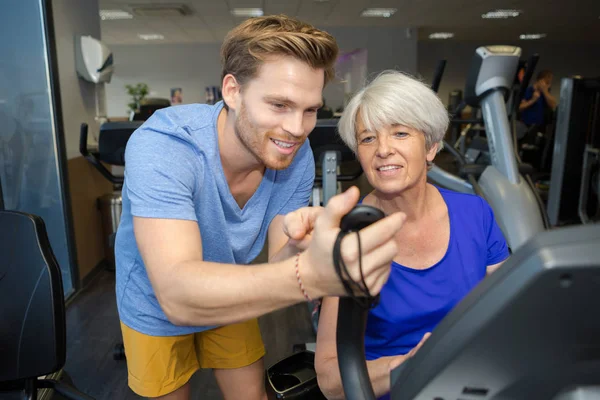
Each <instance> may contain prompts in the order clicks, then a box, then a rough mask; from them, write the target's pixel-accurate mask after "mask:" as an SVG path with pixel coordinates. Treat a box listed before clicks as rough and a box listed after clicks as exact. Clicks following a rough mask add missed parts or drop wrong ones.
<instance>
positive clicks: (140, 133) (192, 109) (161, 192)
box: [115, 102, 315, 336]
mask: <svg viewBox="0 0 600 400" xmlns="http://www.w3.org/2000/svg"><path fill="white" fill-rule="evenodd" d="M222 107H223V104H222V103H221V102H220V103H218V104H216V105H214V106H209V105H205V104H193V105H182V106H175V107H169V108H165V109H162V110H158V111H156V112H155V113H154V114H153V115H152V117H150V118H149V119H148V120H147V121H146V122H145V123H144V124H143V125H142V126H141V127H140V128H139V129H137V130H136V131H135V132H134V134H133V135H132V136H131V138H130V140H129V142H128V143H127V149H126V152H125V182H124V185H123V194H122V197H123V211H122V215H121V222H120V225H119V228H118V231H117V237H116V242H115V257H116V264H117V268H116V269H117V272H116V283H117V284H116V294H117V307H118V310H119V316H120V318H121V321H122V322H123V323H124V324H125V325H127V326H129V327H130V328H132V329H134V330H136V331H138V332H141V333H144V334H146V335H152V336H175V335H183V334H188V333H192V332H200V331H203V330H207V329H210V328H213V327H210V326H208V327H206V326H205V327H202V326H190V327H181V326H176V325H173V324H171V323H170V322H169V320H168V319H167V317H166V316H165V314H164V313H163V311H162V309H161V307H160V304H159V303H158V301H157V298H156V295H155V293H154V291H153V289H152V285H151V284H150V280H149V279H148V274H147V272H146V268H145V266H144V262H143V260H142V258H141V256H140V253H139V250H138V247H137V244H136V241H135V237H134V233H133V217H134V216H137V217H147V218H167V219H182V220H190V221H197V223H198V228H199V229H200V233H201V236H202V253H203V258H204V260H205V261H212V262H219V263H229V264H249V263H250V262H251V261H252V260H253V259H254V258H256V256H258V254H259V253H260V252H261V250H262V248H263V246H264V242H265V238H266V235H267V230H268V228H269V224H270V223H271V220H272V219H273V218H274V217H275V216H276V215H278V214H287V213H289V212H291V211H293V210H296V209H298V208H300V207H303V206H306V205H308V202H309V198H310V195H311V192H312V186H313V182H314V174H315V164H314V159H313V154H312V151H311V149H310V145H309V142H308V140H307V141H306V143H304V145H303V146H302V147H301V148H300V149H299V150H298V153H297V154H296V156H295V158H294V160H293V162H292V164H291V165H290V166H289V167H288V168H287V169H285V170H279V171H275V170H271V169H266V170H265V173H264V176H263V179H262V181H261V183H260V185H259V187H258V189H257V190H256V192H255V193H254V195H253V196H252V197H251V198H250V200H248V202H247V203H246V204H245V205H244V207H243V208H242V209H240V207H239V206H238V204H237V202H236V201H235V199H234V197H233V195H232V194H231V192H230V190H229V186H228V184H227V180H226V178H225V174H224V172H223V168H222V165H221V158H220V154H219V143H218V136H217V125H216V124H217V117H218V115H219V112H220V111H221V109H222Z"/></svg>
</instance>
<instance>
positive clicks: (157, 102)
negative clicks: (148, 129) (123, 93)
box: [129, 97, 171, 121]
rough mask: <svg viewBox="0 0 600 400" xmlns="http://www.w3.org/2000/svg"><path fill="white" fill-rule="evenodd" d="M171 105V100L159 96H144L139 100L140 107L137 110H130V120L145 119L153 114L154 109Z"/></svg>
mask: <svg viewBox="0 0 600 400" xmlns="http://www.w3.org/2000/svg"><path fill="white" fill-rule="evenodd" d="M170 106H171V100H169V99H161V98H153V97H151V98H145V99H143V100H142V101H140V107H139V110H138V111H137V112H131V114H130V115H129V120H130V121H145V120H147V119H148V118H150V117H151V116H152V114H154V111H156V110H160V109H161V108H166V107H170Z"/></svg>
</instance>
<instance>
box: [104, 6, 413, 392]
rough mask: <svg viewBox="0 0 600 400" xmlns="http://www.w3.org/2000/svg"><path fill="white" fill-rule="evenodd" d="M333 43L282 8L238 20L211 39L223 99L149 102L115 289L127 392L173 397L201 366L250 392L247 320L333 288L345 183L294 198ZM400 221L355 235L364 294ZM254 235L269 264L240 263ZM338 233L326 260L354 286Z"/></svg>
mask: <svg viewBox="0 0 600 400" xmlns="http://www.w3.org/2000/svg"><path fill="white" fill-rule="evenodd" d="M337 53H338V48H337V45H336V42H335V40H334V38H333V37H332V36H330V35H329V34H327V33H325V32H323V31H320V30H317V29H315V28H313V27H312V26H310V25H307V24H304V23H302V22H300V21H297V20H295V19H291V18H287V17H283V16H278V17H261V18H254V19H250V20H247V21H245V22H244V23H242V24H241V25H240V26H238V27H237V28H235V29H234V30H233V31H231V32H230V33H229V34H228V36H227V37H226V38H225V42H224V44H223V47H222V62H223V76H222V94H223V100H224V101H223V102H220V103H218V104H216V105H214V106H209V105H199V104H195V105H184V106H177V107H171V108H167V109H163V110H159V111H157V112H156V113H155V114H154V115H153V116H152V117H151V118H150V119H149V120H148V121H147V122H146V123H145V124H144V125H143V126H142V127H141V128H140V129H138V130H137V131H136V132H135V133H134V135H133V136H132V137H131V139H130V141H129V143H128V145H127V151H126V168H125V184H124V186H123V213H122V217H121V225H120V226H119V230H118V234H117V239H116V249H115V252H116V261H117V290H116V292H117V293H116V294H117V305H118V309H119V315H120V319H121V329H122V333H123V340H124V345H125V353H126V357H127V368H128V373H129V386H130V387H131V388H132V389H133V391H134V392H136V393H138V394H139V395H141V396H145V397H161V398H164V399H188V398H189V383H188V380H189V378H190V377H191V376H192V375H193V373H194V372H195V371H196V370H197V369H198V368H211V369H213V370H214V373H215V376H216V380H217V383H218V385H219V387H220V389H221V391H222V392H223V395H224V398H225V399H226V400H230V399H247V400H259V399H260V400H263V399H266V394H265V387H264V365H263V361H262V357H263V355H264V353H265V350H264V346H263V343H262V339H261V336H260V331H259V328H258V323H257V319H256V318H257V317H258V316H260V315H263V314H266V313H269V312H271V311H273V310H276V309H280V308H284V307H287V306H290V305H293V304H296V303H299V302H303V301H305V300H306V299H307V298H320V297H324V296H327V295H344V294H345V292H344V288H343V286H342V283H341V282H340V280H339V279H338V277H337V275H336V273H335V269H334V266H333V261H332V260H333V255H332V250H333V245H334V242H335V238H336V236H337V233H338V232H339V223H340V220H341V218H342V216H343V215H344V214H345V213H347V212H348V211H349V210H350V209H351V208H352V207H353V206H354V205H355V204H356V202H357V201H358V196H359V194H358V190H356V188H352V189H350V190H348V191H347V192H346V193H344V194H342V195H339V196H336V197H334V198H332V199H331V200H330V202H329V203H328V205H327V207H326V208H325V209H322V208H309V207H306V206H307V204H308V200H309V196H310V194H311V190H312V184H313V179H314V160H313V157H312V152H311V149H310V147H309V143H308V141H307V140H306V139H307V136H308V134H309V133H310V132H311V131H312V129H313V128H314V126H315V124H316V111H317V109H318V108H319V107H320V106H321V100H322V91H323V87H324V85H325V83H326V82H327V81H328V80H329V79H331V78H332V76H333V65H334V62H335V59H336V57H337ZM403 221H404V216H403V215H400V214H394V215H391V216H388V217H387V218H385V219H384V220H382V221H380V222H378V223H376V224H373V225H372V226H370V227H368V228H366V229H364V230H363V231H361V239H362V240H361V243H360V244H361V250H362V264H363V271H364V274H365V279H366V284H367V286H368V287H369V289H370V291H371V292H372V293H374V294H375V293H378V292H379V290H380V289H381V287H382V286H383V284H384V282H385V280H386V279H387V276H388V275H389V272H390V262H391V260H392V257H393V255H394V254H395V252H396V245H395V243H394V241H393V236H394V234H395V232H397V231H398V230H399V229H400V227H401V226H402V223H403ZM267 233H268V247H269V263H268V264H261V265H252V266H248V265H247V264H249V263H250V262H251V261H252V260H253V259H254V258H255V257H256V256H257V255H258V254H259V252H260V251H261V249H262V248H263V245H264V242H265V239H266V236H267ZM313 238H314V240H312V239H313ZM352 239H353V238H352V237H348V238H345V239H344V241H343V242H342V257H343V258H344V260H345V261H346V264H347V265H348V266H349V268H350V269H351V277H352V278H353V279H355V280H357V281H359V280H360V271H359V269H358V265H359V264H358V246H357V241H356V240H352Z"/></svg>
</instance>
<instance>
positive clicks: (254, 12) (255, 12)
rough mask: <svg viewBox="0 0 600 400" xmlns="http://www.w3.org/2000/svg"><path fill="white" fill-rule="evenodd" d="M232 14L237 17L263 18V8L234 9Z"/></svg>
mask: <svg viewBox="0 0 600 400" xmlns="http://www.w3.org/2000/svg"><path fill="white" fill-rule="evenodd" d="M231 13H232V14H233V15H235V16H236V17H262V16H263V14H264V12H263V9H262V8H234V9H233V10H231Z"/></svg>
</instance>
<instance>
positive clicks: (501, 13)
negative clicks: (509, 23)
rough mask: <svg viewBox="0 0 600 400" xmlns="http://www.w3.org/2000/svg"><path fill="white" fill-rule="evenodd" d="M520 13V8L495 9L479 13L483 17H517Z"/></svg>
mask: <svg viewBox="0 0 600 400" xmlns="http://www.w3.org/2000/svg"><path fill="white" fill-rule="evenodd" d="M519 14H521V11H520V10H495V11H490V12H487V13H485V14H481V18H484V19H506V18H514V17H518V16H519Z"/></svg>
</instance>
